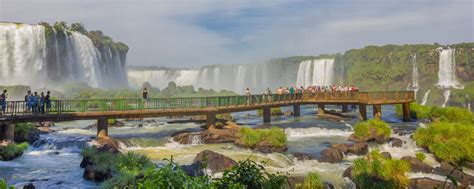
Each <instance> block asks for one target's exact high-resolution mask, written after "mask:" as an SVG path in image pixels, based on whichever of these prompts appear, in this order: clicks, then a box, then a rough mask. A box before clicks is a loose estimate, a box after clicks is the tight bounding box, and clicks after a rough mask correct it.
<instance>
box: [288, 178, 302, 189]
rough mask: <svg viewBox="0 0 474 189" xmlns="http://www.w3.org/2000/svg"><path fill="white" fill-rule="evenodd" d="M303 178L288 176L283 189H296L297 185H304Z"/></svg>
mask: <svg viewBox="0 0 474 189" xmlns="http://www.w3.org/2000/svg"><path fill="white" fill-rule="evenodd" d="M304 179H305V177H303V176H290V177H288V178H287V182H286V183H285V184H286V187H285V188H296V186H297V185H299V184H303V183H304Z"/></svg>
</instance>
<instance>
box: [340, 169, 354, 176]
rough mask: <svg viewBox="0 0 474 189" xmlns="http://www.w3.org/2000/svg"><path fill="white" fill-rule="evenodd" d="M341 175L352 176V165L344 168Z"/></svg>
mask: <svg viewBox="0 0 474 189" xmlns="http://www.w3.org/2000/svg"><path fill="white" fill-rule="evenodd" d="M342 177H347V178H352V167H348V168H347V169H346V170H344V172H343V173H342Z"/></svg>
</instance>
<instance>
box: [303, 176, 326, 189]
mask: <svg viewBox="0 0 474 189" xmlns="http://www.w3.org/2000/svg"><path fill="white" fill-rule="evenodd" d="M323 188H324V183H323V181H322V180H321V178H320V176H319V175H318V174H317V173H308V175H307V176H306V178H305V179H304V182H303V184H297V185H296V189H323Z"/></svg>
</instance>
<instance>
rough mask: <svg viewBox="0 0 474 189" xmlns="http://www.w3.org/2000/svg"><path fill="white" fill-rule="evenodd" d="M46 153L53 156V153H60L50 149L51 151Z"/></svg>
mask: <svg viewBox="0 0 474 189" xmlns="http://www.w3.org/2000/svg"><path fill="white" fill-rule="evenodd" d="M47 154H48V155H50V156H53V155H59V154H60V153H59V152H58V151H52V152H48V153H47Z"/></svg>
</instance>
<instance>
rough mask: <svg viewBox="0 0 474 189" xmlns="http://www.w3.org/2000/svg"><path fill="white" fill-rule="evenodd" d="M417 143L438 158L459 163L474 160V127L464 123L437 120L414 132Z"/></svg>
mask: <svg viewBox="0 0 474 189" xmlns="http://www.w3.org/2000/svg"><path fill="white" fill-rule="evenodd" d="M413 138H414V140H415V142H416V144H417V145H418V146H420V147H423V148H426V149H428V150H429V151H430V152H431V153H433V154H434V155H435V156H436V157H437V158H439V159H441V160H444V161H448V162H451V163H455V164H457V163H458V162H462V161H466V160H467V161H474V143H473V142H470V141H474V127H473V126H472V125H470V124H464V123H447V122H437V123H432V124H430V125H429V126H428V127H427V128H419V129H417V130H416V131H415V133H414V134H413Z"/></svg>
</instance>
